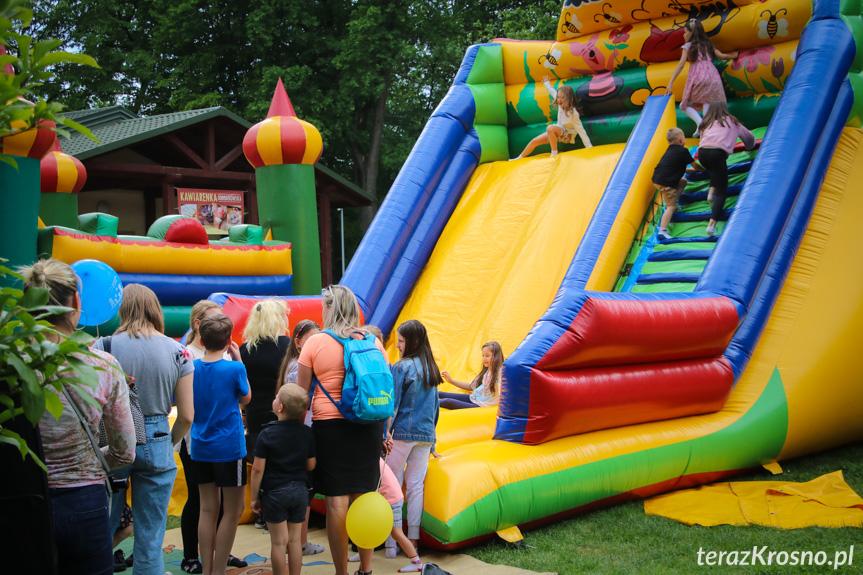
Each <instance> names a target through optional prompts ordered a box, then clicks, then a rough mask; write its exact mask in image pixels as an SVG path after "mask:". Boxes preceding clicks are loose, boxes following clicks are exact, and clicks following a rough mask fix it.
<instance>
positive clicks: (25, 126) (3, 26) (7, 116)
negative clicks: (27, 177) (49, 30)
mask: <svg viewBox="0 0 863 575" xmlns="http://www.w3.org/2000/svg"><path fill="white" fill-rule="evenodd" d="M24 4H25V1H24V0H4V1H2V2H0V45H3V46H4V47H5V49H6V51H8V52H9V54H5V55H0V68H3V67H5V66H11V67H12V69H13V71H14V73H12V74H10V73H2V72H0V135H10V134H16V133H18V132H23V131H26V130H29V129H31V128H32V127H34V126H36V125H37V124H39V123H40V122H55V123H57V124H61V125H65V126H67V127H70V128H74V129H76V130H78V131H80V132H81V133H83V134H85V135H87V136H89V137H91V138H92V137H93V136H92V134H90V131H89V130H87V129H86V128H84V127H83V126H81V125H79V124H78V123H76V122H73V121H72V120H69V119H68V118H65V117H64V116H63V115H62V114H61V113H60V111H61V110H62V109H63V105H61V104H59V103H57V102H49V101H47V100H45V99H44V98H42V97H41V96H39V95H38V94H37V92H36V90H37V88H39V87H41V86H43V85H44V84H45V83H46V82H47V81H49V80H51V79H52V78H53V77H54V74H53V72H51V71H49V68H52V67H54V66H56V65H58V64H83V65H86V66H96V67H98V66H97V64H96V61H95V60H94V59H93V58H92V57H90V56H87V55H85V54H80V53H69V52H62V51H57V48H58V47H59V46H60V44H61V41H60V40H53V39H44V40H34V39H33V38H32V37H31V36H28V35H26V34H24V33H22V30H23V29H24V28H27V27H28V26H30V25H31V18H32V13H31V11H30V10H29V9H27V8H25V7H24ZM57 132H58V133H62V134H65V135H68V132H66V131H65V130H63V129H61V128H58V129H57ZM0 160H2V161H5V162H7V163H12V164H14V161H13V160H12V159H11V158H8V157H7V156H2V155H0Z"/></svg>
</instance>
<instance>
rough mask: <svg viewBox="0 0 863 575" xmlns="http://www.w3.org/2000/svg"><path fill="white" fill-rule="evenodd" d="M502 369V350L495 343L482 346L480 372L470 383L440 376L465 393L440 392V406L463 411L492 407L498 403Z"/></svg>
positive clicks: (442, 374) (445, 375) (447, 373)
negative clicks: (470, 408) (471, 408)
mask: <svg viewBox="0 0 863 575" xmlns="http://www.w3.org/2000/svg"><path fill="white" fill-rule="evenodd" d="M502 368H503V350H502V349H501V348H500V344H499V343H498V342H496V341H490V342H488V343H484V344H483V345H482V371H480V372H479V374H477V376H476V377H475V378H473V380H472V381H471V382H469V383H468V382H463V381H456V380H454V379H453V378H452V377H451V376H450V374H449V372H447V371H444V372H442V373H441V376H442V377H443V378H444V379H445V380H446V381H447V382H449V383H451V384H453V385H455V386H456V387H460V388H462V389H464V390H465V391H470V392H471V393H470V394H467V393H447V392H444V391H441V392H439V393H438V396H439V397H440V406H441V407H443V408H446V409H465V408H468V407H494V406H496V405H497V404H498V402H499V401H500V376H501V369H502Z"/></svg>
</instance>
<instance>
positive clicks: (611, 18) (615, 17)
mask: <svg viewBox="0 0 863 575" xmlns="http://www.w3.org/2000/svg"><path fill="white" fill-rule="evenodd" d="M606 8H607V10H606ZM598 18H599V19H602V20H605V23H606V24H608V25H610V26H617V25H618V24H620V19H621V18H623V16H621V15H620V14H618V13H617V12H615V11H614V10H612V9H611V4H609V3H608V2H605V3H603V5H602V14H596V15H595V16H594V17H593V21H594V22H600V20H598Z"/></svg>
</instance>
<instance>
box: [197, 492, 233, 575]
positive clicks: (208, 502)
mask: <svg viewBox="0 0 863 575" xmlns="http://www.w3.org/2000/svg"><path fill="white" fill-rule="evenodd" d="M198 491H199V492H200V494H201V516H200V519H199V520H198V546H199V547H200V548H201V566H202V567H203V573H204V575H212V573H213V550H214V549H215V547H216V523H217V522H218V520H219V507H221V501H220V494H219V488H218V487H216V484H215V483H203V484H199V485H198ZM227 563H228V558H227V557H225V562H224V564H223V565H222V571H223V572H224V568H225V566H226V565H227Z"/></svg>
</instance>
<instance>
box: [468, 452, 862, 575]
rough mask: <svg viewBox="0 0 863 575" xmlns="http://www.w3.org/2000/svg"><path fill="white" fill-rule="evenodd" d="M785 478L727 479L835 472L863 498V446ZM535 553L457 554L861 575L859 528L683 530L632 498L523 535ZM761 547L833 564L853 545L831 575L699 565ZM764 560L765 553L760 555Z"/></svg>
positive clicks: (668, 568) (641, 567)
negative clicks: (701, 558) (708, 555)
mask: <svg viewBox="0 0 863 575" xmlns="http://www.w3.org/2000/svg"><path fill="white" fill-rule="evenodd" d="M782 468H783V470H784V473H783V474H782V475H771V474H770V473H769V472H768V471H766V470H764V469H757V470H753V471H751V472H748V473H745V474H742V475H740V476H738V477H735V478H732V479H731V481H775V480H779V481H798V482H805V481H810V480H812V479H815V478H816V477H818V476H820V475H824V474H826V473H830V472H833V471H836V470H839V469H841V470H842V472H843V473H844V475H845V481H846V482H847V483H848V484H849V485H850V486H851V488H852V489H854V490H855V491H856V492H857V493H858V494H861V495H863V443H859V442H858V443H852V444H849V445H846V446H843V447H839V448H836V449H832V450H830V451H826V452H823V453H818V454H815V455H811V456H808V457H802V458H799V459H794V460H790V461H787V462H783V463H782ZM524 536H525V543H526V544H527V545H528V546H530V547H534V548H521V549H517V548H515V547H513V546H511V545H508V544H506V543H504V542H503V541H502V540H500V539H495V540H492V541H490V542H488V543H486V544H484V545H480V546H477V547H473V548H470V549H466V550H464V551H463V552H464V553H466V554H468V555H472V556H473V557H476V558H477V559H479V560H481V561H484V562H486V563H492V564H502V565H511V566H514V567H521V568H524V569H530V570H532V571H540V572H557V573H560V574H561V575H573V574H576V573H609V574H639V575H641V574H650V575H653V574H666V573H667V574H675V575H677V574H687V573H717V574H724V573H751V574H760V573H794V574H797V573H800V574H805V573H833V572H836V573H849V572H850V573H860V572H861V571H863V568H861V565H863V530H861V529H857V528H851V527H848V528H844V529H825V528H820V527H810V528H807V529H794V530H780V529H776V528H771V527H760V526H749V527H733V526H729V525H723V526H719V527H700V526H695V527H689V526H687V525H683V524H682V523H678V522H676V521H672V520H670V519H665V518H663V517H655V516H648V515H645V514H644V503H643V501H640V500H639V501H631V502H629V503H624V504H620V505H616V506H613V507H609V508H606V509H602V510H599V511H593V512H591V513H586V514H584V515H580V516H577V517H575V518H573V519H569V520H566V521H562V522H560V523H554V524H552V525H548V526H546V527H542V528H539V529H536V530H533V531H528V532H525V533H524ZM764 545H766V546H767V548H768V552H769V551H787V552H792V551H795V550H797V551H813V552H816V553H817V552H818V551H824V552H826V554H827V558H828V560H830V561H832V560H833V558H834V554H835V553H836V552H837V551H844V552H847V551H848V550H849V548H850V547H851V546H852V545H854V547H855V549H854V555H853V558H852V559H853V563H851V564H850V565H846V566H842V567H839V568H838V569H837V570H835V571H834V568H833V567H832V566H830V565H823V566H820V567H819V566H815V565H812V566H809V565H807V566H801V565H798V566H790V565H786V566H777V565H773V566H762V565H760V564H758V565H757V566H741V565H737V566H728V565H723V566H721V567H720V566H707V565H701V566H699V565H698V557H697V553H698V550H699V549H700V548H703V550H704V551H705V552H707V551H723V550H724V551H733V550H737V551H743V550H751V549H752V548H753V546H758V547H759V548H761V547H762V546H764ZM765 560H766V554H765Z"/></svg>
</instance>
